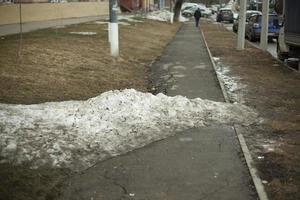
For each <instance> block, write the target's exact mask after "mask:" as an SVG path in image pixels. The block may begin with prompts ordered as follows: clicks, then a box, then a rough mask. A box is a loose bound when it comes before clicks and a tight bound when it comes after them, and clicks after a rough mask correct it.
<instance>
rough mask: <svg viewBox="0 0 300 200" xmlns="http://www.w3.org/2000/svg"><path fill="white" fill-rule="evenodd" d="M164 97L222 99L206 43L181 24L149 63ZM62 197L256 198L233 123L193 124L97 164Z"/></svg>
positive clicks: (75, 199) (73, 181)
mask: <svg viewBox="0 0 300 200" xmlns="http://www.w3.org/2000/svg"><path fill="white" fill-rule="evenodd" d="M152 69H153V70H152V72H153V74H152V77H153V78H154V84H155V85H156V86H157V87H160V90H162V91H164V92H165V93H166V94H167V95H170V96H174V95H183V96H187V97H189V98H196V97H201V98H205V99H210V100H215V101H224V99H223V96H222V92H221V89H220V86H219V84H218V81H217V78H216V75H215V72H214V70H213V67H212V64H211V62H210V60H209V55H208V52H207V50H206V47H205V44H204V41H203V39H202V37H201V34H200V32H199V30H198V29H196V28H195V27H194V25H193V23H185V24H184V25H183V27H182V28H181V29H180V31H179V32H178V33H177V35H176V37H175V38H174V40H173V41H172V42H171V43H170V44H169V45H168V47H167V48H166V50H165V52H164V54H163V56H162V57H161V58H160V59H159V60H158V61H156V62H155V63H154V64H153V66H152ZM61 199H72V200H79V199H89V200H91V199H93V200H102V199H105V200H113V199H139V200H142V199H143V200H146V199H149V200H153V199H155V200H163V199H164V200H165V199H172V200H177V199H178V200H183V199H186V200H196V199H197V200H198V199H214V200H215V199H222V200H227V199H228V200H240V199H243V200H248V199H249V200H250V199H257V196H256V192H255V190H254V188H253V185H252V181H251V178H250V175H249V172H248V169H247V167H246V164H245V162H244V160H243V155H242V153H241V150H240V146H239V144H238V141H237V139H236V135H235V132H234V130H233V129H232V127H230V126H223V127H205V128H194V129H190V130H187V131H184V132H180V133H178V134H176V136H174V137H170V138H167V139H165V140H161V141H158V142H154V143H152V144H150V145H148V146H146V147H144V148H141V149H137V150H135V151H132V152H130V153H127V154H125V155H122V156H118V157H114V158H111V159H109V160H106V161H103V162H100V163H98V164H96V165H95V166H93V167H91V168H89V169H88V170H86V171H84V172H82V173H80V174H78V175H76V176H74V177H72V178H71V179H69V180H67V181H66V182H65V188H64V194H63V196H62V198H61Z"/></svg>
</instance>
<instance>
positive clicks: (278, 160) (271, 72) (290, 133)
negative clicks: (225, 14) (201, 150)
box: [202, 22, 300, 200]
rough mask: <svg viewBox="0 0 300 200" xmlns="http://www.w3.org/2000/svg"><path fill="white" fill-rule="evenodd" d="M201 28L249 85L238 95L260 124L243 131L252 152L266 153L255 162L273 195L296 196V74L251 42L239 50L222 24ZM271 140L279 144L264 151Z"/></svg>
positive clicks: (299, 181)
mask: <svg viewBox="0 0 300 200" xmlns="http://www.w3.org/2000/svg"><path fill="white" fill-rule="evenodd" d="M202 27H203V32H204V34H205V37H206V40H207V42H208V46H209V48H210V50H211V52H212V54H213V56H215V57H220V58H221V60H222V63H223V65H225V66H227V67H229V69H230V75H231V76H233V77H239V78H241V80H240V81H241V83H242V84H245V85H247V90H239V91H238V93H239V94H242V95H243V96H244V99H245V101H246V104H247V105H249V106H251V107H253V108H255V109H256V110H257V111H258V112H259V113H260V115H261V116H262V117H263V118H264V119H265V123H264V124H263V125H262V126H261V127H250V128H248V129H245V131H244V132H245V136H246V139H247V144H248V145H249V147H250V149H251V151H252V152H251V153H252V154H253V156H254V157H255V158H256V157H257V156H258V155H264V158H265V159H263V160H257V159H256V160H257V165H258V168H259V171H260V173H261V177H262V178H263V179H265V180H267V181H268V182H269V183H268V184H267V185H266V186H267V190H268V192H269V195H270V197H271V199H275V200H287V199H300V176H299V174H300V164H299V163H300V154H299V152H300V115H299V113H300V90H299V85H300V74H299V73H297V72H294V71H292V70H290V69H288V68H287V67H285V66H283V65H282V64H281V63H279V62H278V61H277V60H275V59H274V58H273V57H272V56H271V55H270V54H269V53H266V52H263V51H261V50H259V49H256V48H254V47H253V46H251V45H249V44H247V45H246V49H245V50H244V51H237V50H236V49H235V47H236V40H237V36H236V34H234V33H232V32H229V31H227V30H226V29H225V28H224V27H223V26H222V25H216V24H212V23H209V22H206V23H203V24H202ZM271 140H274V141H276V143H277V144H281V145H280V147H279V149H275V151H274V152H264V150H263V148H262V145H263V144H267V143H268V142H269V141H271Z"/></svg>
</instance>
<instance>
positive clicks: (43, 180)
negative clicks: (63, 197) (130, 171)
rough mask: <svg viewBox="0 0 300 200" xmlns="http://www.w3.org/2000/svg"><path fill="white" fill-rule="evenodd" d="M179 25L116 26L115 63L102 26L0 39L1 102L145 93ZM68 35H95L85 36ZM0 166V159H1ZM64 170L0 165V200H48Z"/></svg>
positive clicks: (55, 194) (57, 191)
mask: <svg viewBox="0 0 300 200" xmlns="http://www.w3.org/2000/svg"><path fill="white" fill-rule="evenodd" d="M179 27H180V24H179V23H175V24H173V25H170V24H167V23H163V22H157V21H151V20H146V21H145V23H132V22H131V25H130V26H120V33H119V34H120V58H118V59H114V58H112V57H111V56H110V50H109V43H108V41H107V30H106V29H107V25H100V24H95V23H93V22H90V23H85V24H79V25H71V26H66V27H64V28H52V29H45V30H39V31H34V32H31V33H26V34H24V35H23V40H22V42H21V43H20V36H19V35H11V36H5V37H1V39H0V94H1V96H0V103H13V104H33V103H41V102H48V101H65V100H85V99H88V98H90V97H94V96H97V95H99V94H100V93H102V92H104V91H107V90H113V89H125V88H135V89H137V90H139V91H148V90H149V88H151V87H152V86H151V83H150V81H149V77H148V76H149V73H148V71H149V65H150V63H151V62H152V61H153V60H155V59H156V58H157V57H159V56H160V55H161V53H162V51H163V50H164V48H165V46H166V45H167V44H168V42H169V41H170V40H171V39H172V38H173V36H174V35H175V33H176V32H177V30H178V29H179ZM70 32H96V33H97V35H93V36H84V35H75V34H70ZM0 163H1V157H0ZM72 173H73V172H71V171H69V170H67V169H53V168H51V167H45V168H42V169H30V168H28V167H27V166H26V165H22V166H12V165H10V164H8V163H1V164H0V177H1V178H0V200H2V199H3V200H4V199H5V200H44V199H47V200H52V199H57V197H58V196H59V195H60V188H61V183H62V182H63V180H64V179H65V178H66V177H68V176H70V175H72Z"/></svg>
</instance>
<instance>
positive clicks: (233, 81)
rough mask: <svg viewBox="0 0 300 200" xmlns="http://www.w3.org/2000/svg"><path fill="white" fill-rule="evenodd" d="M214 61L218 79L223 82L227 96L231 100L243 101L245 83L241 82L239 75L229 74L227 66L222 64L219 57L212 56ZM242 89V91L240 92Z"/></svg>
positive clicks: (245, 88)
mask: <svg viewBox="0 0 300 200" xmlns="http://www.w3.org/2000/svg"><path fill="white" fill-rule="evenodd" d="M213 60H214V62H215V63H216V71H217V75H218V77H219V79H220V80H221V81H222V82H223V84H224V86H225V89H226V91H227V93H228V96H229V98H230V100H231V101H232V102H239V103H242V104H243V103H245V100H244V96H243V93H245V91H246V90H247V85H245V84H243V83H241V81H240V78H239V77H234V76H232V75H230V69H229V67H226V66H225V65H224V64H222V62H221V60H220V58H218V57H213ZM240 91H243V92H240Z"/></svg>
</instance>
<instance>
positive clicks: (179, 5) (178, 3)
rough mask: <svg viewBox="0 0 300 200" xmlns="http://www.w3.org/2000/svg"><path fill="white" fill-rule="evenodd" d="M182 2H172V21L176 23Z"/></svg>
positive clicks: (177, 0)
mask: <svg viewBox="0 0 300 200" xmlns="http://www.w3.org/2000/svg"><path fill="white" fill-rule="evenodd" d="M183 2H184V0H173V3H174V4H173V5H174V9H173V11H174V21H175V22H178V21H179V16H180V10H181V6H182V4H183Z"/></svg>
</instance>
